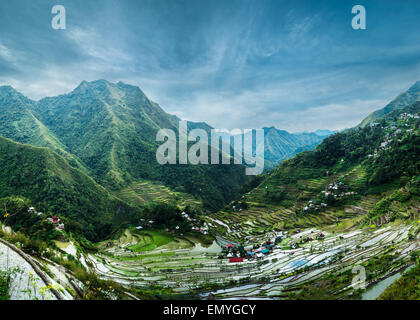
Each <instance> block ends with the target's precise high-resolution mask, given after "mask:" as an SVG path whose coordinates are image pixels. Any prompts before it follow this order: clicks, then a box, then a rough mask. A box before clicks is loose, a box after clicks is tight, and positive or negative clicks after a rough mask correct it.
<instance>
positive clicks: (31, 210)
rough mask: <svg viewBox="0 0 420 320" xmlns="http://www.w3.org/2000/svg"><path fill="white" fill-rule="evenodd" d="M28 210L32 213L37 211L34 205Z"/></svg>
mask: <svg viewBox="0 0 420 320" xmlns="http://www.w3.org/2000/svg"><path fill="white" fill-rule="evenodd" d="M28 212H30V213H34V212H36V210H35V208H34V207H30V208H29V209H28Z"/></svg>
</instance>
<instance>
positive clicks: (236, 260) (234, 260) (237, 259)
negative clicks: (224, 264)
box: [229, 258, 244, 263]
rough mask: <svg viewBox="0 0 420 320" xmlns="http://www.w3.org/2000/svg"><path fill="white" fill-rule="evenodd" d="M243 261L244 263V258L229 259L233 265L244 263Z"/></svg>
mask: <svg viewBox="0 0 420 320" xmlns="http://www.w3.org/2000/svg"><path fill="white" fill-rule="evenodd" d="M243 261H244V258H230V259H229V262H230V263H232V262H243Z"/></svg>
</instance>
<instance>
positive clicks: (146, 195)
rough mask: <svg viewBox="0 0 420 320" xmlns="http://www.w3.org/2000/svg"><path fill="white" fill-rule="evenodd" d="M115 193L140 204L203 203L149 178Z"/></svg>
mask: <svg viewBox="0 0 420 320" xmlns="http://www.w3.org/2000/svg"><path fill="white" fill-rule="evenodd" d="M114 194H115V195H116V196H117V197H119V198H120V199H122V200H125V201H127V202H129V203H132V204H134V205H140V206H143V205H145V204H147V203H148V202H168V201H174V202H176V203H178V204H179V205H181V206H186V205H187V204H191V205H193V204H194V205H200V204H201V202H200V201H199V200H197V199H195V198H194V197H193V196H192V195H190V194H187V193H183V192H177V191H173V190H171V189H170V188H168V187H166V186H163V185H161V184H158V183H156V182H152V181H147V180H139V181H137V182H135V183H133V184H131V185H130V186H129V187H127V188H124V189H122V190H119V191H116V192H114Z"/></svg>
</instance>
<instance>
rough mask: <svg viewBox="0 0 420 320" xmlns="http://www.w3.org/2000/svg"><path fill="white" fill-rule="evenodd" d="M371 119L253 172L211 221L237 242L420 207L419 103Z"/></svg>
mask: <svg viewBox="0 0 420 320" xmlns="http://www.w3.org/2000/svg"><path fill="white" fill-rule="evenodd" d="M377 122H378V123H377V124H374V125H370V126H365V127H356V128H353V129H348V130H345V131H342V132H339V133H336V134H334V135H331V136H329V137H327V138H326V139H325V140H324V141H323V142H322V143H321V144H319V145H318V146H317V147H316V148H315V150H313V151H306V152H302V153H299V154H298V155H297V156H295V157H294V158H292V159H289V160H286V161H283V162H282V163H281V164H280V165H279V166H278V167H276V168H275V169H274V170H273V171H271V172H268V173H265V174H263V175H260V176H258V177H256V178H255V179H254V180H253V181H251V182H249V183H248V184H247V185H246V186H245V187H244V188H243V190H242V196H241V197H239V198H238V199H237V200H236V201H234V202H233V203H231V204H229V205H228V206H226V207H225V208H224V210H222V211H219V212H218V213H217V214H214V215H212V219H213V220H212V221H214V219H217V221H220V222H221V223H224V224H226V225H228V226H230V228H231V231H230V234H229V236H230V237H236V238H237V239H242V238H244V237H246V236H252V235H255V234H260V233H264V232H267V231H269V230H273V229H277V230H287V229H293V228H306V227H314V226H320V225H337V222H338V221H339V220H345V221H346V225H348V227H351V226H352V225H354V224H365V225H371V224H376V223H378V224H380V223H383V221H388V219H397V218H398V219H403V220H404V219H407V218H409V217H413V214H416V212H417V208H418V207H419V205H420V202H419V195H420V157H419V154H420V129H419V128H420V102H416V103H414V104H412V105H409V106H406V107H405V108H403V109H395V110H394V111H391V112H389V113H387V114H386V115H385V116H383V117H382V118H380V119H377ZM209 223H211V221H209Z"/></svg>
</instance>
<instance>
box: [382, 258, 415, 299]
mask: <svg viewBox="0 0 420 320" xmlns="http://www.w3.org/2000/svg"><path fill="white" fill-rule="evenodd" d="M413 260H417V264H416V265H415V267H414V268H412V269H411V270H409V271H407V272H406V273H405V274H404V275H403V276H402V277H401V279H399V280H397V281H396V282H395V283H393V284H392V285H391V286H390V287H389V288H387V289H386V290H385V291H384V292H383V293H382V294H381V296H380V297H379V298H378V299H379V300H419V299H420V260H419V253H418V252H417V253H415V254H414V255H413Z"/></svg>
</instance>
